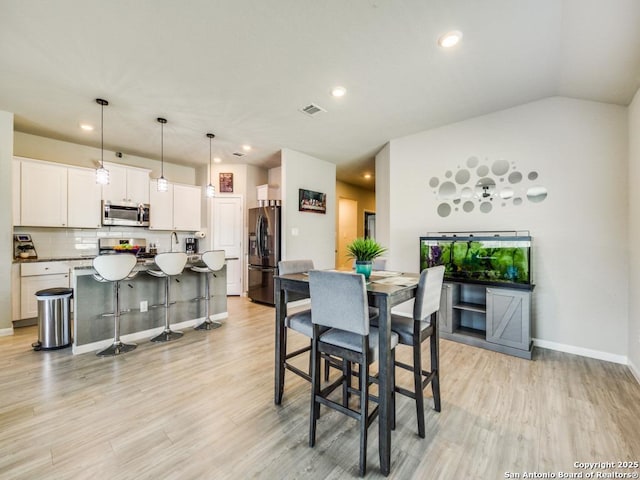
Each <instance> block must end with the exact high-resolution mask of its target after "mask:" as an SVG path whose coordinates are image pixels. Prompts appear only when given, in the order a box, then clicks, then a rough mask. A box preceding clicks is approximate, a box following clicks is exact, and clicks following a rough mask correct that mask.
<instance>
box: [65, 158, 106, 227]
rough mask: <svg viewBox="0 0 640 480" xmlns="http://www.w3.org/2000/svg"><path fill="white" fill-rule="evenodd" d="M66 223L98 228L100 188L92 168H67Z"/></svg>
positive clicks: (99, 223) (99, 221) (73, 225)
mask: <svg viewBox="0 0 640 480" xmlns="http://www.w3.org/2000/svg"><path fill="white" fill-rule="evenodd" d="M67 173H68V176H67V181H68V185H67V188H68V194H67V198H68V209H67V224H68V226H69V227H75V228H100V226H101V215H100V208H101V206H100V199H101V194H102V191H101V188H100V185H98V184H97V183H96V174H95V171H94V170H87V169H79V168H69V169H68V172H67Z"/></svg>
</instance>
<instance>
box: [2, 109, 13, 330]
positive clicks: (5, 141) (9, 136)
mask: <svg viewBox="0 0 640 480" xmlns="http://www.w3.org/2000/svg"><path fill="white" fill-rule="evenodd" d="M12 156H13V113H9V112H3V111H0V205H4V208H0V335H11V334H12V333H13V325H12V323H11V261H12V260H13V236H12V235H13V229H12V223H13V218H12V207H11V205H12V195H11V178H12V176H11V170H12V165H11V158H12Z"/></svg>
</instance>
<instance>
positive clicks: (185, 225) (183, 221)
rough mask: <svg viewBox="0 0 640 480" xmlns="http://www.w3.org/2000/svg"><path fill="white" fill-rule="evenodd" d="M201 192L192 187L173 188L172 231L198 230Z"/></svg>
mask: <svg viewBox="0 0 640 480" xmlns="http://www.w3.org/2000/svg"><path fill="white" fill-rule="evenodd" d="M201 205H202V190H201V189H200V187H194V186H192V185H174V186H173V226H174V230H188V231H195V230H200V210H201Z"/></svg>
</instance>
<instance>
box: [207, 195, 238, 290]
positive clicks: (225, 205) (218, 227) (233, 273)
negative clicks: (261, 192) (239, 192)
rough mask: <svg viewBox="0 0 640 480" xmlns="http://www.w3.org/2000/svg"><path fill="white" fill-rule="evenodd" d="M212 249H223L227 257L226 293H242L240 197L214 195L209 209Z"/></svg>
mask: <svg viewBox="0 0 640 480" xmlns="http://www.w3.org/2000/svg"><path fill="white" fill-rule="evenodd" d="M211 214H212V219H211V223H210V225H212V226H213V232H212V239H213V242H212V243H213V249H214V250H224V251H225V254H226V256H227V257H235V258H237V260H227V295H241V294H242V272H243V268H242V264H243V261H242V260H243V255H242V240H243V233H242V197H231V196H229V197H226V196H225V197H214V198H213V208H212V209H211Z"/></svg>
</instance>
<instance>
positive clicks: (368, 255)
mask: <svg viewBox="0 0 640 480" xmlns="http://www.w3.org/2000/svg"><path fill="white" fill-rule="evenodd" d="M386 251H387V249H386V248H385V247H383V246H382V245H380V244H379V243H378V242H376V241H375V240H374V239H373V238H356V239H355V240H354V241H353V242H351V243H350V244H349V245H347V255H348V256H349V257H351V258H353V259H355V261H356V273H362V274H363V275H364V277H365V278H366V279H369V276H370V275H371V267H372V265H373V261H374V260H375V259H376V258H378V257H379V256H380V255H382V254H383V253H385V252H386Z"/></svg>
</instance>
